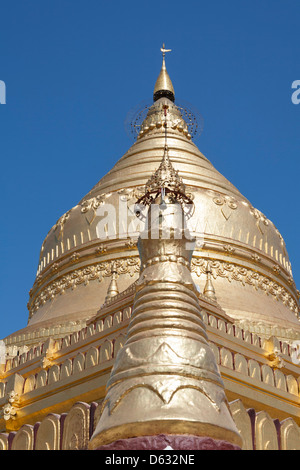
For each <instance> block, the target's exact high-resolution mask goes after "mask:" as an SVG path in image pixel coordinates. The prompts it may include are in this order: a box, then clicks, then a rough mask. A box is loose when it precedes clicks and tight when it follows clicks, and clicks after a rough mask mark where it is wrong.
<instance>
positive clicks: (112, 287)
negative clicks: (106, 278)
mask: <svg viewBox="0 0 300 470" xmlns="http://www.w3.org/2000/svg"><path fill="white" fill-rule="evenodd" d="M118 293H119V289H118V285H117V266H116V262H115V261H114V262H113V263H112V265H111V281H110V284H109V287H108V289H107V294H106V297H105V301H104V303H106V302H108V301H109V300H111V299H112V298H113V297H114V296H115V295H117V294H118Z"/></svg>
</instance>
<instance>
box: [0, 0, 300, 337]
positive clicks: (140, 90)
mask: <svg viewBox="0 0 300 470" xmlns="http://www.w3.org/2000/svg"><path fill="white" fill-rule="evenodd" d="M0 10H1V11H0V16H1V27H0V43H1V48H0V59H1V60H0V80H3V81H4V82H5V83H6V87H7V90H6V91H7V97H6V100H7V103H6V105H0V135H1V137H0V155H1V169H2V171H1V194H2V204H1V263H0V269H1V327H0V338H3V337H5V336H6V335H8V334H10V333H12V332H14V331H16V330H17V329H20V328H23V327H24V326H25V325H26V323H27V317H28V312H27V307H26V304H27V301H28V291H29V289H30V288H31V287H32V284H33V282H34V279H35V273H36V268H37V264H38V258H39V250H40V247H41V244H42V242H43V239H44V238H45V236H46V235H47V233H48V231H49V230H50V228H51V227H52V225H54V224H55V223H56V221H57V219H58V218H59V217H60V216H61V215H62V214H63V213H65V212H66V211H67V210H69V209H70V208H71V207H73V206H75V205H76V204H77V203H78V201H79V200H80V199H81V198H82V197H83V196H84V195H85V194H86V193H87V192H88V191H89V190H90V189H91V187H92V186H94V184H96V183H97V181H98V180H99V179H100V178H101V177H102V176H103V175H104V174H105V173H106V172H107V171H108V170H109V169H110V168H111V167H112V166H113V164H114V163H115V162H116V161H117V160H118V159H119V158H120V157H121V156H122V155H123V154H124V153H125V152H126V150H127V149H128V148H129V146H130V145H131V144H132V141H131V140H130V139H129V138H128V136H127V134H126V132H125V130H124V120H125V118H126V115H127V112H128V111H129V110H130V109H132V108H133V107H135V106H136V105H137V104H138V103H140V102H141V101H143V100H147V101H149V102H151V99H152V91H153V87H154V83H155V80H156V78H157V75H158V73H159V70H160V66H161V54H160V51H159V49H160V47H161V44H162V43H163V42H165V43H166V46H167V47H169V48H171V49H172V52H171V54H169V55H168V62H167V66H168V72H169V73H170V75H171V78H172V81H173V84H174V88H175V92H176V97H177V98H178V99H182V100H186V101H188V102H190V103H192V104H193V105H194V106H195V107H196V108H197V109H198V110H199V111H200V113H201V114H202V116H203V117H204V123H205V125H204V131H203V134H202V136H201V137H200V138H199V139H198V140H197V141H196V144H197V145H198V147H199V148H200V150H201V151H202V152H203V153H204V154H205V155H206V157H208V158H209V159H210V160H211V162H212V163H213V164H214V166H215V167H216V168H217V169H218V170H219V171H220V172H221V173H223V174H224V175H225V176H226V177H227V178H228V179H229V180H230V181H231V182H232V183H233V184H235V185H236V186H237V187H238V189H239V190H240V191H241V192H242V193H243V194H244V195H245V196H246V197H247V198H248V199H249V200H250V201H251V203H252V204H253V206H254V207H256V208H258V209H260V210H261V211H262V212H263V213H264V214H265V215H266V216H267V217H268V218H270V219H271V220H272V221H273V222H274V223H275V225H276V226H277V228H278V229H279V230H280V232H281V233H282V235H283V237H284V239H285V241H286V244H287V249H288V253H289V255H290V259H291V262H292V268H293V273H294V278H295V281H296V284H297V286H298V289H299V288H300V255H299V229H300V222H299V169H300V163H299V149H300V133H299V123H300V104H299V105H294V104H292V101H291V95H292V89H291V84H292V82H293V81H294V80H297V79H300V64H299V44H300V41H299V35H300V33H299V31H300V27H299V18H300V2H299V0H289V1H285V0H281V1H278V0H268V1H267V0H252V1H244V0H228V1H224V0H207V1H202V0H196V1H186V2H182V1H175V0H173V1H168V0H165V1H156V0H154V1H153V0H152V1H151V2H141V1H130V0H129V1H127V2H124V1H102V0H86V1H84V2H83V1H76V0H52V1H51V2H50V1H47V2H46V1H41V0H28V1H26V2H24V1H23V0H11V1H6V2H1V4H0Z"/></svg>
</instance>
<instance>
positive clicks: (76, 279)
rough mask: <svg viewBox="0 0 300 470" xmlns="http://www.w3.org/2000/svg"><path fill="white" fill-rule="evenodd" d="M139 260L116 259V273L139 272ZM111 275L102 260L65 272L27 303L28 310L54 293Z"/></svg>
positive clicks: (106, 264)
mask: <svg viewBox="0 0 300 470" xmlns="http://www.w3.org/2000/svg"><path fill="white" fill-rule="evenodd" d="M139 269H140V261H139V258H137V257H132V258H126V259H123V260H117V262H116V271H117V274H119V275H120V274H129V276H131V277H132V276H134V275H135V274H136V273H138V272H139ZM110 276H111V262H108V261H107V262H103V263H99V264H95V265H92V266H88V267H86V268H81V269H77V270H75V271H73V272H72V273H70V274H67V275H65V276H63V277H61V278H60V279H57V280H55V281H54V282H52V283H51V284H49V285H48V286H47V287H46V288H45V289H44V290H42V292H41V293H39V294H38V296H37V297H36V298H35V299H34V300H33V301H31V302H30V303H29V310H30V312H31V313H32V314H33V313H34V312H36V311H37V310H38V309H39V308H40V307H41V306H42V305H44V304H45V303H46V302H47V301H48V300H51V299H53V298H54V297H55V296H56V295H58V294H62V293H64V292H65V291H66V290H67V289H74V288H76V286H78V285H80V284H85V285H87V284H88V283H89V282H90V281H93V280H98V281H99V282H101V281H102V280H103V278H104V277H110Z"/></svg>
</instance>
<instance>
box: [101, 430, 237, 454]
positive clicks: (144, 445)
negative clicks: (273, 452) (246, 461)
mask: <svg viewBox="0 0 300 470" xmlns="http://www.w3.org/2000/svg"><path fill="white" fill-rule="evenodd" d="M166 447H168V448H169V449H170V448H171V449H170V450H241V448H240V447H239V446H237V445H234V444H231V443H230V442H227V441H222V440H219V439H212V438H211V437H198V436H189V435H186V434H183V435H170V434H169V435H168V434H159V435H157V436H141V437H132V438H130V439H119V440H117V441H114V442H112V443H111V444H107V445H103V446H99V447H97V448H96V449H95V450H164V449H165V448H166Z"/></svg>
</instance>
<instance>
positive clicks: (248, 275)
mask: <svg viewBox="0 0 300 470" xmlns="http://www.w3.org/2000/svg"><path fill="white" fill-rule="evenodd" d="M206 262H207V260H206V259H205V258H195V257H193V258H192V262H191V270H192V272H193V273H195V274H196V276H197V277H200V276H201V275H202V274H204V275H206ZM211 269H212V276H213V278H214V279H216V278H217V277H222V278H226V279H227V280H228V281H229V282H232V281H238V282H240V283H241V284H242V285H243V286H245V285H247V284H248V285H250V286H252V287H254V288H255V289H256V290H258V289H260V290H262V291H264V292H265V293H266V294H268V295H271V296H273V297H274V298H275V300H280V301H281V302H282V303H283V304H284V305H286V306H287V307H288V308H289V309H290V310H292V312H294V313H295V314H296V316H298V313H299V308H298V304H297V302H296V301H295V299H294V298H293V297H292V295H291V294H290V293H289V292H288V290H287V289H285V288H284V287H283V286H281V285H280V284H277V283H276V282H274V281H273V280H272V279H271V278H268V277H267V276H265V275H263V274H260V273H258V272H257V271H252V269H249V268H245V267H243V266H241V265H238V264H234V263H228V262H226V261H218V260H211Z"/></svg>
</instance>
